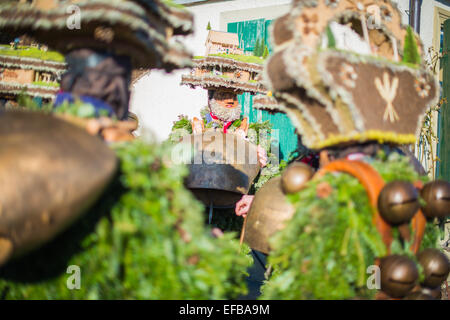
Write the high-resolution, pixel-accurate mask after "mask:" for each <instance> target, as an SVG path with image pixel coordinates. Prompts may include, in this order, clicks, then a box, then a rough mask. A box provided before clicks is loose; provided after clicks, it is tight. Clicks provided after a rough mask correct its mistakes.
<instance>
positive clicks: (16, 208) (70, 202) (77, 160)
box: [0, 111, 117, 265]
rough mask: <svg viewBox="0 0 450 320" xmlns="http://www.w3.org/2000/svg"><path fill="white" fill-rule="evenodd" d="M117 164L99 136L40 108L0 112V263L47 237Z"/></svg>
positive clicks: (92, 196)
mask: <svg viewBox="0 0 450 320" xmlns="http://www.w3.org/2000/svg"><path fill="white" fill-rule="evenodd" d="M116 167H117V159H116V156H115V154H114V153H113V152H112V151H111V150H110V149H109V148H108V147H107V146H106V145H105V143H104V142H103V141H101V140H100V139H99V138H98V137H94V136H91V135H89V134H88V133H87V132H85V131H84V130H82V129H80V128H78V127H76V126H74V125H72V124H70V123H68V122H66V121H64V120H61V119H58V118H56V117H53V116H51V115H45V114H41V113H29V112H17V111H16V112H12V111H11V112H4V113H0V189H1V192H0V265H2V264H4V263H6V262H7V261H8V260H9V259H10V258H13V257H15V256H19V255H22V254H25V253H26V252H28V251H30V250H32V249H34V248H37V247H39V246H40V245H42V244H44V243H46V242H48V241H50V240H51V239H52V238H54V237H55V236H56V235H57V234H58V233H59V232H61V231H63V230H64V229H65V228H66V227H68V226H69V225H70V224H71V223H72V222H73V221H74V220H75V219H77V218H78V217H79V216H80V215H81V213H82V212H83V211H85V209H87V208H88V207H89V206H90V205H91V204H93V202H94V201H95V200H96V199H97V198H98V196H99V195H100V194H101V193H102V192H103V190H104V188H105V186H106V185H107V184H108V183H109V181H110V179H111V178H112V176H113V175H114V173H115V171H116Z"/></svg>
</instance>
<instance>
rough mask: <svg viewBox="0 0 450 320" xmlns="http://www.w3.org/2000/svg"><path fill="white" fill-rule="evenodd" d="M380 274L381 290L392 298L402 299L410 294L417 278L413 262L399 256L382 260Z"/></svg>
mask: <svg viewBox="0 0 450 320" xmlns="http://www.w3.org/2000/svg"><path fill="white" fill-rule="evenodd" d="M380 272H381V290H382V291H383V292H385V293H386V294H388V295H389V296H390V297H392V298H403V297H404V296H406V295H407V294H408V293H410V292H411V291H412V289H413V288H414V286H415V285H416V281H417V279H418V277H419V272H418V270H417V266H416V264H415V263H414V261H412V260H411V259H409V258H408V257H405V256H400V255H392V256H388V257H385V258H383V259H382V260H381V263H380Z"/></svg>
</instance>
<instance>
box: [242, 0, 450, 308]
mask: <svg viewBox="0 0 450 320" xmlns="http://www.w3.org/2000/svg"><path fill="white" fill-rule="evenodd" d="M374 14H375V15H376V17H375V18H377V20H376V21H379V22H380V23H379V27H378V28H375V29H369V28H368V23H369V20H368V19H367V17H371V19H372V18H374V17H373V15H374ZM319 17H320V19H319ZM370 21H372V20H370ZM272 39H273V42H274V44H275V52H274V54H273V56H271V58H270V59H269V61H268V62H267V64H266V66H265V72H264V73H263V74H264V76H265V81H266V85H267V86H268V88H269V89H271V90H272V92H273V93H274V96H275V98H276V99H277V101H279V102H280V103H281V105H280V111H283V112H286V113H287V114H288V115H289V116H290V118H291V120H292V122H293V123H294V125H295V126H296V127H297V130H298V132H299V133H300V134H301V135H302V141H303V143H304V144H305V146H307V147H308V148H310V149H312V150H315V151H316V152H318V153H319V154H320V168H319V171H318V172H317V173H314V170H313V169H312V168H311V167H309V166H306V165H304V164H299V163H294V164H291V165H290V166H289V167H288V168H287V169H286V170H285V171H284V172H283V174H282V176H281V177H278V178H274V179H272V180H271V181H269V182H268V183H266V184H265V185H264V186H263V187H262V188H261V189H260V190H259V191H258V193H257V194H256V196H255V198H254V199H253V201H252V199H249V200H248V201H247V202H246V203H244V202H243V203H242V204H238V206H237V208H236V213H237V214H238V215H245V214H246V213H248V214H247V217H246V222H245V226H244V228H243V235H244V236H243V239H244V240H245V242H247V243H248V244H249V245H250V247H252V248H253V249H256V250H258V251H261V252H263V253H265V254H269V253H270V255H269V258H268V263H269V269H270V270H273V271H274V272H273V274H272V276H271V277H270V279H269V280H268V281H267V284H266V285H265V287H264V289H263V297H264V298H268V299H346V298H373V297H376V298H379V299H383V298H388V299H403V298H406V299H432V298H438V297H439V296H440V285H441V284H442V283H443V282H444V281H445V280H446V279H447V276H448V273H449V271H450V263H449V261H448V258H447V257H446V256H445V255H444V254H443V253H442V252H440V251H439V250H438V249H436V248H433V247H435V246H436V243H435V240H436V230H434V229H433V227H432V224H433V222H439V221H441V223H442V219H444V218H445V217H446V216H449V215H450V211H449V209H448V208H449V206H448V195H450V183H449V182H446V181H432V182H429V183H426V182H427V178H426V177H423V176H420V174H418V173H417V171H418V169H420V167H419V166H418V165H417V160H416V159H411V158H408V157H405V156H404V153H403V152H401V150H400V146H402V145H407V144H412V143H414V142H415V141H416V135H418V133H419V132H420V126H421V120H422V118H423V115H424V113H425V111H426V110H427V108H429V107H431V106H433V105H434V104H435V103H437V95H438V83H437V81H436V79H435V77H434V75H432V74H431V73H430V72H429V71H428V70H427V69H426V67H425V65H424V64H423V63H422V57H423V51H422V46H421V45H420V39H419V37H418V36H417V35H416V34H414V32H413V31H412V29H411V28H408V29H407V28H405V27H403V26H402V25H401V13H400V12H399V11H398V9H397V8H396V6H395V4H393V3H391V1H388V0H378V1H377V0H375V1H374V0H370V1H369V0H367V1H362V0H361V1H358V2H356V1H352V0H338V1H328V0H317V1H294V2H293V4H292V10H291V11H290V13H288V14H287V15H285V16H283V17H281V18H279V19H278V20H276V22H275V23H274V27H273V34H272ZM411 162H413V163H411ZM422 172H423V171H422ZM343 173H345V174H343ZM420 197H421V198H422V199H423V200H424V202H423V203H420V202H419V198H420ZM248 208H250V210H249V211H248ZM427 222H428V224H427ZM430 247H431V248H430ZM411 256H413V257H414V260H413V259H411ZM417 264H420V265H421V267H422V268H421V269H419V268H418V267H417ZM369 267H370V268H369ZM372 267H373V269H374V270H375V271H374V272H380V273H379V274H378V275H377V276H380V279H381V291H377V290H376V289H380V288H379V287H378V286H377V285H373V286H371V285H367V283H369V282H367V281H366V280H368V279H367V276H368V275H367V274H366V271H367V270H369V269H371V268H372ZM420 272H423V274H422V276H421V277H419V273H420ZM269 273H270V272H269ZM419 278H420V279H422V280H419ZM369 280H370V279H369ZM287 283H289V285H287Z"/></svg>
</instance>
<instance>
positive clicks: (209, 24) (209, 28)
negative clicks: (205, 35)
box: [206, 21, 211, 30]
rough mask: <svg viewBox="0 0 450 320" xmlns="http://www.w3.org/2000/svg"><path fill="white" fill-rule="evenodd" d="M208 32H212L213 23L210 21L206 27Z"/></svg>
mask: <svg viewBox="0 0 450 320" xmlns="http://www.w3.org/2000/svg"><path fill="white" fill-rule="evenodd" d="M206 30H211V21H208V25H207V26H206Z"/></svg>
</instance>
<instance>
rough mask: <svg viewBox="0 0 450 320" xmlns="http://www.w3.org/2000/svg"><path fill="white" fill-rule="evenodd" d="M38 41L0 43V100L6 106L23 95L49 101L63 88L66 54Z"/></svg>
mask: <svg viewBox="0 0 450 320" xmlns="http://www.w3.org/2000/svg"><path fill="white" fill-rule="evenodd" d="M45 49H46V48H45V47H41V46H40V45H38V44H32V45H30V46H23V45H21V43H20V41H18V42H15V43H14V42H13V43H12V44H11V45H0V99H1V104H2V105H7V104H8V103H9V102H10V101H11V102H13V101H15V100H16V99H17V96H18V95H20V94H23V95H26V96H30V97H33V98H42V99H43V101H45V102H48V101H50V100H52V99H53V98H54V97H55V95H56V93H57V92H58V90H59V81H60V79H61V75H62V74H63V73H64V72H65V71H66V68H67V66H66V63H65V61H64V56H62V55H61V54H59V53H58V52H54V51H47V50H45Z"/></svg>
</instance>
